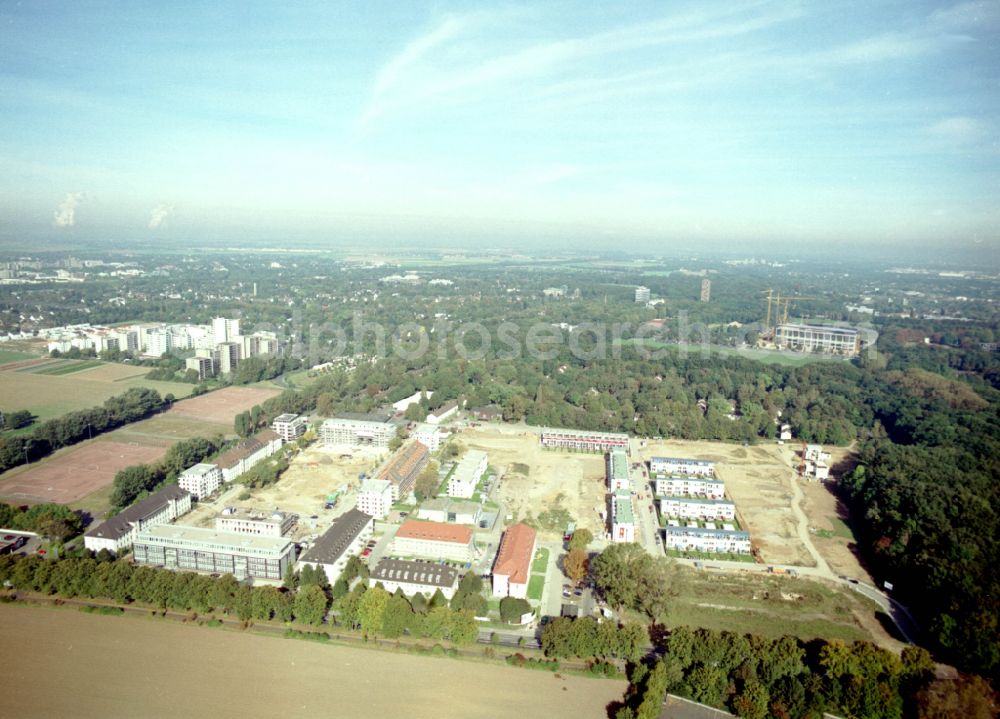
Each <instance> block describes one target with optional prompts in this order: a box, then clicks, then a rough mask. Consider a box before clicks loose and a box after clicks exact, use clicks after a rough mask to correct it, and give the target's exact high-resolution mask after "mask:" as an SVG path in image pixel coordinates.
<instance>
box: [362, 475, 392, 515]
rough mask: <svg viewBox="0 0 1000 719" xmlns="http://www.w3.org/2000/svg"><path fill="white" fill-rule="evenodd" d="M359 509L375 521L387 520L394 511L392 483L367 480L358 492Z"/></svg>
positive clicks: (383, 480)
mask: <svg viewBox="0 0 1000 719" xmlns="http://www.w3.org/2000/svg"><path fill="white" fill-rule="evenodd" d="M356 506H357V508H358V509H360V510H361V511H362V512H364V513H365V514H370V515H371V516H373V517H375V519H385V518H386V517H387V516H388V515H389V511H390V510H391V509H392V482H390V481H389V480H387V479H366V480H364V481H363V482H362V483H361V489H360V490H358V502H357V505H356Z"/></svg>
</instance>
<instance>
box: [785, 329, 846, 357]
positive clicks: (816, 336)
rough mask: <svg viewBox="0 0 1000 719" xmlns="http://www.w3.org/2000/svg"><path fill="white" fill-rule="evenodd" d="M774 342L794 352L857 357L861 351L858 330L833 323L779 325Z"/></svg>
mask: <svg viewBox="0 0 1000 719" xmlns="http://www.w3.org/2000/svg"><path fill="white" fill-rule="evenodd" d="M774 344H775V346H776V347H778V348H780V349H789V350H792V351H794V352H823V353H827V354H835V355H841V356H843V357H857V356H858V354H859V353H860V352H861V337H860V335H859V334H858V331H857V330H854V329H850V328H847V327H835V326H833V325H805V324H782V325H778V326H777V327H776V328H775V330H774Z"/></svg>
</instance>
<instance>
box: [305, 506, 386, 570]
mask: <svg viewBox="0 0 1000 719" xmlns="http://www.w3.org/2000/svg"><path fill="white" fill-rule="evenodd" d="M371 521H372V516H371V515H370V514H365V513H364V512H362V511H360V510H357V509H350V510H348V511H347V512H345V513H344V514H342V515H341V516H339V517H337V519H335V520H334V521H333V524H332V525H330V528H329V529H328V530H326V531H325V532H323V534H321V535H320V536H319V538H318V539H317V540H316V543H315V544H313V546H312V547H310V548H309V551H308V552H306V553H305V554H304V555H302V557H301V561H303V562H315V563H316V564H334V563H335V562H336V561H337V560H338V559H340V557H341V556H343V554H344V552H346V551H347V548H348V547H349V546H350V545H351V542H353V541H354V539H355V538H356V537H357V536H358V535H359V534H361V532H362V530H364V528H365V527H366V526H368V525H369V524H370V523H371Z"/></svg>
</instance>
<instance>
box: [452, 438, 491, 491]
mask: <svg viewBox="0 0 1000 719" xmlns="http://www.w3.org/2000/svg"><path fill="white" fill-rule="evenodd" d="M487 462H488V458H487V456H486V452H481V451H479V450H478V449H470V450H469V451H468V452H466V453H465V456H463V457H462V459H460V460H459V461H458V464H456V465H455V468H454V470H452V473H451V476H450V477H448V496H449V497H457V498H459V499H469V498H471V497H472V495H474V494H475V493H476V487H478V486H479V480H480V478H481V477H482V476H483V473H484V472H486V467H487Z"/></svg>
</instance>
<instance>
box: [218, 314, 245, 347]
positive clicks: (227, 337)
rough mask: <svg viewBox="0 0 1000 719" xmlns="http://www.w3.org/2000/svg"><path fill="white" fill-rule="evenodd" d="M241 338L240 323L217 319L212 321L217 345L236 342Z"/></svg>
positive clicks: (223, 318)
mask: <svg viewBox="0 0 1000 719" xmlns="http://www.w3.org/2000/svg"><path fill="white" fill-rule="evenodd" d="M239 336H240V321H239V320H231V319H226V318H225V317H216V318H215V319H214V320H212V339H213V340H214V342H215V344H217V345H220V344H222V343H224V342H235V341H236V338H237V337H239Z"/></svg>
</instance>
